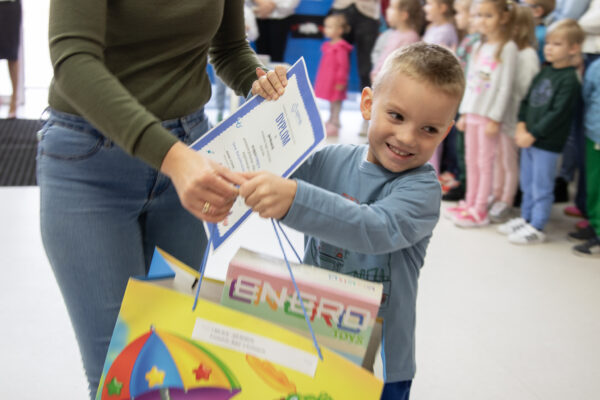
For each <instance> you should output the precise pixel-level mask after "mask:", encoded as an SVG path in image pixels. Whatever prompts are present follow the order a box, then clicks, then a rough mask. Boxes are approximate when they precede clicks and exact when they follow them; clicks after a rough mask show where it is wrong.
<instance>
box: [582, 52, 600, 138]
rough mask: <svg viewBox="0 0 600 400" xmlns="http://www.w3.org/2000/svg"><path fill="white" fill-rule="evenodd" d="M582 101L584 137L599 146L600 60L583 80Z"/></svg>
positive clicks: (590, 67)
mask: <svg viewBox="0 0 600 400" xmlns="http://www.w3.org/2000/svg"><path fill="white" fill-rule="evenodd" d="M583 101H584V103H585V117H584V122H583V124H584V125H583V126H584V128H585V135H586V136H587V137H588V138H589V139H590V140H591V141H593V142H594V143H598V144H600V60H596V61H594V62H593V63H592V64H591V65H590V66H589V67H588V69H587V71H586V72H585V78H584V79H583Z"/></svg>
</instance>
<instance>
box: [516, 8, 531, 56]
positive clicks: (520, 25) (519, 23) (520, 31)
mask: <svg viewBox="0 0 600 400" xmlns="http://www.w3.org/2000/svg"><path fill="white" fill-rule="evenodd" d="M513 41H514V42H515V43H516V44H517V47H518V48H519V50H523V49H525V48H527V47H534V45H535V42H536V39H535V22H534V20H533V13H532V12H531V8H529V7H527V6H522V5H518V6H516V7H515V28H514V30H513Z"/></svg>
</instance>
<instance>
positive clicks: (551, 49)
mask: <svg viewBox="0 0 600 400" xmlns="http://www.w3.org/2000/svg"><path fill="white" fill-rule="evenodd" d="M584 37H585V34H584V33H583V30H582V29H581V27H580V26H579V25H578V24H577V22H576V21H575V20H572V19H564V20H561V21H559V22H556V23H554V24H552V25H550V27H549V28H548V34H547V35H546V46H545V47H544V56H545V57H546V60H547V61H548V62H549V63H551V65H548V66H545V67H544V68H542V70H541V71H540V72H539V73H538V74H537V75H536V77H535V78H534V79H533V82H532V84H531V88H530V89H529V93H528V94H527V96H526V97H525V99H524V100H523V102H522V103H521V108H520V110H519V123H518V124H517V132H516V134H515V140H516V142H517V145H518V146H519V147H520V148H521V165H520V166H521V176H520V178H521V191H522V192H523V200H522V202H521V217H520V218H514V219H511V220H510V221H508V222H507V223H505V224H503V225H500V227H498V231H499V232H500V233H504V234H508V235H509V236H508V240H509V241H510V242H511V243H516V244H534V243H541V242H543V241H545V239H546V235H545V234H544V233H543V232H542V230H543V229H544V227H545V226H546V223H547V222H548V218H549V217H550V210H551V208H552V203H553V201H554V193H553V191H554V177H555V175H556V165H557V162H558V158H559V156H560V153H561V152H562V150H563V147H564V145H565V142H566V140H567V136H568V135H569V130H570V127H571V122H572V119H573V112H574V106H575V100H576V99H577V96H579V93H580V91H581V85H580V83H579V77H578V76H577V71H576V70H575V67H573V61H574V60H575V59H576V58H577V57H578V55H579V54H580V52H581V44H582V43H583V39H584ZM596 184H597V182H596Z"/></svg>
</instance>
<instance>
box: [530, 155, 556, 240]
mask: <svg viewBox="0 0 600 400" xmlns="http://www.w3.org/2000/svg"><path fill="white" fill-rule="evenodd" d="M559 156H560V154H559V153H553V152H551V151H546V150H542V149H538V148H537V147H528V148H525V149H521V172H520V179H521V191H522V192H523V200H522V201H521V217H523V218H524V219H525V220H526V221H529V223H530V224H531V225H533V227H535V229H537V230H539V231H541V230H543V229H544V227H545V226H546V223H547V222H548V219H549V218H550V211H551V210H552V203H553V202H554V177H555V175H556V165H557V163H558V157H559Z"/></svg>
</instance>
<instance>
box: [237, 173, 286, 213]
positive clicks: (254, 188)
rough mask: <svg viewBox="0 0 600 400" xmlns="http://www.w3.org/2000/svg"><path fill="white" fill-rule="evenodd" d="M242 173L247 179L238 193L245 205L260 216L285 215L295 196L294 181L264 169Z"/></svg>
mask: <svg viewBox="0 0 600 400" xmlns="http://www.w3.org/2000/svg"><path fill="white" fill-rule="evenodd" d="M243 175H244V177H245V178H246V179H248V180H247V181H246V182H245V183H244V184H242V185H241V186H240V195H241V196H242V197H243V198H244V200H245V201H246V205H247V206H248V207H250V208H252V211H254V212H257V213H258V215H260V216H261V217H262V218H275V219H281V218H283V217H285V215H286V214H287V213H288V211H289V209H290V207H291V206H292V203H293V201H294V197H295V196H296V189H297V183H296V181H295V180H293V179H285V178H282V177H280V176H277V175H275V174H272V173H270V172H266V171H259V172H245V173H244V174H243Z"/></svg>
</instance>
